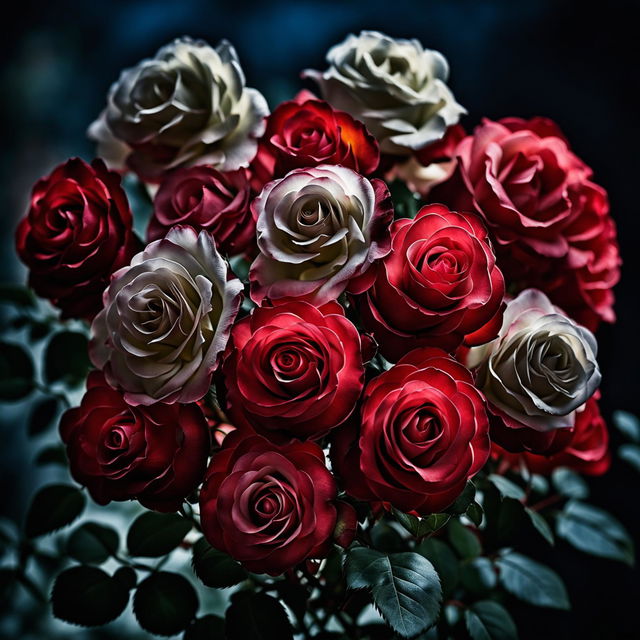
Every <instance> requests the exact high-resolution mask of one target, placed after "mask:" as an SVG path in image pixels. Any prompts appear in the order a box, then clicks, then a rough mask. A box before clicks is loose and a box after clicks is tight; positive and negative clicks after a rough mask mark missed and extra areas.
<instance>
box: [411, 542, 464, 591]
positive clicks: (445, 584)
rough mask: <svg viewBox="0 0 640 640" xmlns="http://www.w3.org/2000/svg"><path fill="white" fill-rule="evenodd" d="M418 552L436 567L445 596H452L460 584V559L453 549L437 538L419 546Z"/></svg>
mask: <svg viewBox="0 0 640 640" xmlns="http://www.w3.org/2000/svg"><path fill="white" fill-rule="evenodd" d="M416 551H417V552H418V553H419V554H420V555H421V556H424V557H425V558H426V559H427V560H429V561H430V562H431V564H433V566H434V567H435V569H436V571H437V572H438V575H439V576H440V582H441V584H442V592H443V593H444V595H445V596H448V595H451V593H452V591H453V590H454V589H455V587H456V585H457V584H458V558H457V557H456V554H455V553H454V552H453V551H452V550H451V547H449V545H448V544H447V543H446V542H443V541H442V540H438V539H437V538H428V539H427V540H423V541H422V542H421V543H420V544H419V545H418V546H417V548H416Z"/></svg>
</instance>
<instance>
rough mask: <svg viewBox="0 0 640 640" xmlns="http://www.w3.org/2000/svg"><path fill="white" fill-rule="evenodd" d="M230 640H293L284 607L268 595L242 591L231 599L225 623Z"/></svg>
mask: <svg viewBox="0 0 640 640" xmlns="http://www.w3.org/2000/svg"><path fill="white" fill-rule="evenodd" d="M225 632H226V634H227V635H226V639H227V640H293V631H292V630H291V623H290V622H289V618H288V616H287V612H286V611H285V610H284V608H283V607H282V605H281V604H280V603H279V602H278V601H277V600H276V599H275V598H272V597H271V596H268V595H267V594H265V593H253V592H251V591H239V592H238V593H235V594H234V595H233V597H232V598H231V606H230V607H229V608H228V609H227V614H226V619H225Z"/></svg>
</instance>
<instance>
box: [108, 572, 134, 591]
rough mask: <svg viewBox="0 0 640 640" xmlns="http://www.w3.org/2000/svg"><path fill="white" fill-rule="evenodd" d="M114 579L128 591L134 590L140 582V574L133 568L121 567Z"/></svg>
mask: <svg viewBox="0 0 640 640" xmlns="http://www.w3.org/2000/svg"><path fill="white" fill-rule="evenodd" d="M113 577H114V578H115V579H116V580H118V581H119V582H120V583H121V584H122V585H123V586H124V588H125V589H127V591H130V590H131V589H133V588H134V587H135V586H136V584H137V582H138V574H137V573H136V572H135V569H132V568H131V567H120V568H119V569H117V570H116V572H115V573H114V574H113Z"/></svg>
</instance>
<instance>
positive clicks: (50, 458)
mask: <svg viewBox="0 0 640 640" xmlns="http://www.w3.org/2000/svg"><path fill="white" fill-rule="evenodd" d="M34 463H35V464H36V465H37V466H39V467H43V466H44V465H46V464H58V465H60V466H61V467H66V466H67V453H66V450H65V448H64V447H63V446H62V445H59V444H54V445H51V446H50V447H45V448H44V449H40V451H39V452H38V455H37V456H36V458H35V460H34Z"/></svg>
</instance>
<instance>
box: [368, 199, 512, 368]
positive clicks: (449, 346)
mask: <svg viewBox="0 0 640 640" xmlns="http://www.w3.org/2000/svg"><path fill="white" fill-rule="evenodd" d="M376 269H377V271H376V279H375V282H374V285H373V287H371V288H370V289H369V290H368V291H367V292H366V293H365V294H364V295H362V296H360V297H359V298H358V307H359V309H360V312H361V314H362V321H363V324H364V326H365V327H366V328H367V329H368V330H369V331H371V332H372V334H373V336H374V337H375V339H376V340H377V342H378V344H379V345H380V350H381V352H382V354H383V355H384V356H385V358H387V359H389V360H392V361H396V360H398V359H399V358H401V357H402V356H403V355H404V354H405V353H407V352H408V351H410V350H411V349H415V348H416V347H422V346H436V347H440V348H442V349H445V350H447V351H452V350H454V349H455V348H456V347H458V346H459V345H460V344H461V343H462V341H463V340H464V339H465V336H468V337H467V341H468V343H469V344H481V343H482V342H487V341H488V340H491V339H493V338H494V337H495V336H496V335H497V332H498V329H499V328H500V323H501V316H502V314H501V313H500V311H501V308H502V299H503V297H504V279H503V277H502V273H501V272H500V269H498V267H497V266H496V259H495V256H494V254H493V251H492V248H491V244H490V242H489V240H488V238H487V232H486V229H485V228H484V226H483V224H482V222H480V220H479V219H478V218H477V217H476V216H475V215H473V214H468V215H464V216H463V215H461V214H459V213H455V212H452V211H449V210H448V209H447V208H446V207H444V206H442V205H438V204H433V205H428V206H426V207H423V208H422V209H421V210H420V211H419V212H418V215H417V216H416V217H415V219H413V220H411V219H409V218H401V219H399V220H396V221H394V223H393V224H392V225H391V253H389V254H388V255H387V256H386V257H385V258H383V259H382V260H381V261H380V262H379V263H378V264H377V266H376Z"/></svg>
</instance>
